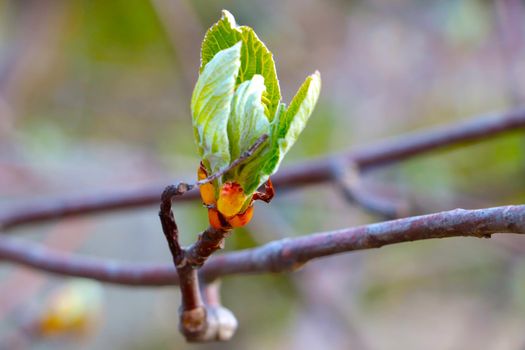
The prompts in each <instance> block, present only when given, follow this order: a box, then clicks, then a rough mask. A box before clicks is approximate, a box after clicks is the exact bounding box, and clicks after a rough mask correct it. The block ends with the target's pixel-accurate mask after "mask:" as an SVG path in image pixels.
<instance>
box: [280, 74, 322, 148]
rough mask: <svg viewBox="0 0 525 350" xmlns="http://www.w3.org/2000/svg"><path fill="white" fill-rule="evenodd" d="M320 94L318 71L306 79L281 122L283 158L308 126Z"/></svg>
mask: <svg viewBox="0 0 525 350" xmlns="http://www.w3.org/2000/svg"><path fill="white" fill-rule="evenodd" d="M320 92H321V74H319V72H317V71H316V72H315V73H314V74H312V75H310V76H309V77H308V78H306V80H305V81H304V83H303V85H301V87H300V88H299V91H297V94H296V95H295V96H294V98H293V99H292V102H291V103H290V106H289V107H288V110H287V111H286V113H285V114H284V115H283V118H282V119H281V120H279V127H278V133H279V147H280V151H281V157H283V156H284V155H285V154H286V153H287V152H288V150H289V149H290V147H292V145H293V144H294V143H295V141H296V140H297V138H298V137H299V134H300V133H301V132H302V131H303V129H304V127H305V126H306V123H307V122H308V119H309V118H310V115H311V114H312V111H313V110H314V107H315V104H316V103H317V99H318V98H319V93H320Z"/></svg>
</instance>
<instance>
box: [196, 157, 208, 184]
mask: <svg viewBox="0 0 525 350" xmlns="http://www.w3.org/2000/svg"><path fill="white" fill-rule="evenodd" d="M207 177H208V172H207V171H206V168H205V167H204V165H202V162H201V164H200V166H199V169H197V178H198V179H199V181H200V180H204V179H205V178H207Z"/></svg>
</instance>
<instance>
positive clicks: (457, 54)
mask: <svg viewBox="0 0 525 350" xmlns="http://www.w3.org/2000/svg"><path fill="white" fill-rule="evenodd" d="M222 8H226V9H228V10H230V11H231V12H232V13H233V14H234V15H235V16H236V18H237V20H238V22H239V23H240V24H247V25H250V26H251V27H253V28H254V29H255V30H256V32H257V33H258V34H259V36H260V37H261V38H262V40H263V41H264V42H265V43H266V44H267V46H268V47H269V48H270V49H271V50H272V51H273V53H274V56H275V58H276V62H277V71H278V75H279V78H280V83H281V88H282V91H283V96H284V100H285V101H290V99H291V97H292V96H293V94H294V93H295V91H296V90H297V88H298V86H299V85H300V84H301V83H302V81H303V79H304V77H305V76H306V75H307V74H310V73H311V72H313V71H314V70H316V69H318V70H320V71H321V73H322V77H323V91H322V95H321V98H320V101H319V104H318V106H317V108H316V110H315V113H314V114H313V116H312V117H311V121H310V122H309V124H308V126H307V128H306V130H305V131H304V134H303V136H302V137H301V138H300V140H299V142H298V143H297V144H296V146H295V147H294V148H293V150H292V151H291V154H290V155H289V157H288V158H287V160H286V162H285V164H284V165H283V167H286V166H287V165H290V164H293V163H296V162H299V161H300V160H304V159H311V158H314V157H318V156H322V155H326V154H329V153H333V152H341V151H344V150H348V149H351V148H352V147H356V146H360V145H366V144H370V143H373V142H374V141H376V140H381V139H383V138H386V137H389V136H395V135H400V134H403V133H405V132H409V131H413V130H418V129H423V128H425V127H431V126H434V125H440V124H443V123H447V122H454V121H458V120H462V119H466V118H469V117H470V116H472V115H477V114H480V113H486V112H492V111H503V110H508V109H511V108H515V107H516V106H519V105H520V104H521V103H523V102H524V101H523V100H524V99H525V51H524V50H525V40H524V39H525V32H524V31H525V27H524V26H525V5H524V3H523V2H522V1H519V0H497V1H487V0H485V1H481V0H440V1H416V0H396V1H391V0H366V1H364V0H362V1H344V0H279V1H277V0H268V1H255V0H250V1H247V0H243V1H241V0H235V1H234V0H224V1H215V0H213V1H209V0H208V1H205V0H192V1H190V0H151V1H147V0H128V1H124V0H115V1H102V0H89V1H87V0H86V1H82V0H75V1H66V0H62V1H60V0H11V1H7V0H0V210H5V209H7V208H13V207H16V206H19V205H24V203H33V202H42V201H46V199H49V198H53V199H56V198H62V197H64V196H66V197H69V196H74V195H83V194H90V195H95V194H97V193H100V194H107V193H109V192H111V191H114V190H119V191H121V190H128V189H129V190H133V189H137V188H142V187H144V186H150V185H152V184H169V183H173V182H175V181H176V180H191V179H192V178H193V177H194V173H195V169H196V167H197V164H198V159H197V152H196V148H195V145H194V143H193V139H192V129H191V122H190V114H189V99H190V96H191V92H192V88H193V85H194V83H195V81H196V78H197V71H198V66H199V48H200V42H201V40H202V37H203V35H204V33H205V30H206V29H207V28H208V27H209V26H210V25H211V24H212V23H214V22H215V21H216V20H217V19H218V18H219V16H220V10H221V9H222ZM523 141H524V140H523V135H522V133H511V134H507V135H505V136H500V137H497V138H495V139H491V140H489V141H486V142H483V143H479V144H476V145H470V146H466V147H461V148H457V147H456V148H450V149H448V150H446V151H441V152H436V153H432V154H430V155H425V156H423V157H418V158H415V159H412V160H409V161H405V162H402V163H399V164H395V165H392V166H389V167H386V168H381V169H378V170H376V171H374V172H371V173H368V174H367V177H366V179H365V184H366V186H368V187H369V189H370V191H374V189H377V188H380V189H381V191H383V192H385V191H386V192H388V193H389V195H391V196H394V198H402V199H408V200H410V201H412V202H413V203H417V205H416V206H415V207H417V210H418V212H432V211H436V210H442V209H452V208H455V207H457V206H463V207H470V208H475V207H483V206H495V205H503V204H516V203H522V202H523V201H524V199H525V180H524V179H525V176H524V173H525V167H524V165H525V163H524V160H525V159H524V158H525V152H524V147H523V146H524V142H523ZM156 212H157V208H156V207H147V208H144V209H140V210H131V211H123V212H117V213H108V214H105V215H97V216H90V217H81V218H78V219H70V220H64V221H60V222H54V223H51V224H45V225H34V226H31V227H26V228H23V229H17V230H15V231H13V233H12V234H16V235H17V236H20V238H23V239H29V240H33V241H38V242H41V243H42V244H46V245H48V246H50V247H53V248H55V249H59V250H63V251H74V252H77V253H79V254H87V255H92V256H97V257H104V258H111V259H118V260H121V261H131V262H138V261H140V262H169V261H170V259H171V258H170V256H169V253H168V249H167V247H166V244H165V242H164V237H163V236H162V233H161V231H160V225H159V223H158V218H157V214H156ZM175 212H176V217H177V219H178V221H179V225H180V227H181V229H182V232H183V235H184V237H183V240H184V242H188V243H189V242H191V241H192V240H194V239H195V237H196V234H197V233H198V232H199V230H201V229H203V228H204V227H205V226H206V224H207V218H206V213H205V211H204V210H203V209H202V207H201V206H200V205H199V203H192V204H183V205H182V204H181V205H177V206H176V208H175ZM377 220H379V218H377V217H375V216H373V215H370V214H368V213H366V212H364V211H363V210H362V209H360V208H358V207H356V206H354V205H352V204H349V203H347V202H345V200H344V199H343V198H342V197H341V196H340V195H339V193H338V191H337V189H336V188H335V187H334V186H332V185H329V184H324V185H319V186H314V187H310V188H307V189H303V190H300V191H295V192H289V193H285V194H282V195H279V194H278V196H277V198H276V199H275V200H274V201H273V202H272V204H271V205H270V206H268V205H266V204H264V203H263V204H259V205H258V207H257V208H256V215H255V218H254V220H253V222H252V223H251V224H250V225H249V226H248V227H247V228H246V229H242V230H238V232H236V233H235V234H233V235H232V237H231V238H230V239H229V240H228V242H227V250H233V249H241V248H247V247H253V246H256V245H259V244H262V243H265V242H268V241H270V240H274V239H278V238H282V237H289V236H298V235H303V234H308V233H312V232H318V231H324V230H329V229H336V228H341V227H347V226H354V225H358V224H365V223H370V222H374V221H377ZM524 253H525V242H524V241H523V240H522V239H520V238H511V237H506V238H496V239H491V240H476V239H466V238H454V239H446V240H433V241H426V242H417V243H407V244H402V245H397V246H389V247H386V248H383V249H380V250H374V251H367V252H357V253H352V254H346V255H340V256H336V257H331V258H328V259H323V260H319V261H316V262H313V263H311V264H309V265H307V266H306V267H305V268H304V269H302V270H301V271H299V272H296V273H293V274H283V275H261V276H235V277H228V278H225V279H224V280H223V289H222V295H223V299H224V300H223V301H224V304H225V305H226V306H227V307H229V308H231V309H232V310H233V312H234V313H235V314H236V315H237V317H238V319H239V322H240V327H239V329H238V332H237V334H236V336H235V338H234V339H233V340H232V341H231V342H230V343H227V344H207V345H191V346H190V345H186V344H185V343H184V341H183V340H182V337H181V336H180V335H179V334H178V331H177V319H178V316H177V309H178V305H179V295H178V291H177V288H171V287H164V288H128V287H119V286H112V285H104V286H102V289H103V301H102V305H101V307H102V315H101V316H102V317H101V319H100V320H99V321H97V324H96V325H95V326H94V327H93V329H92V330H91V331H90V332H89V333H88V334H84V335H82V336H76V335H70V336H67V337H51V338H45V339H40V340H38V341H36V342H34V343H33V345H32V347H33V348H35V349H51V348H53V349H55V348H63V349H110V348H111V349H137V350H138V349H175V348H177V349H184V348H192V349H268V348H272V349H275V350H278V349H421V348H424V349H469V348H470V349H475V348H478V349H518V348H523V347H524V346H525V335H524V333H523V329H524V327H525V260H524V259H523V256H524V255H523V254H524ZM68 280H69V279H64V278H61V277H57V276H51V275H45V274H41V273H39V272H36V271H33V270H28V269H25V268H19V267H16V266H12V265H9V264H2V265H1V266H0V340H1V339H5V338H7V337H8V336H10V335H12V334H13V332H15V333H16V330H17V329H19V328H20V327H21V326H22V325H23V324H24V323H25V322H27V320H28V319H29V320H30V319H31V318H32V317H36V315H38V313H39V312H40V310H41V309H42V307H43V305H45V303H46V300H48V298H49V296H50V295H52V294H53V293H54V291H55V290H56V289H57V288H61V286H63V285H64V283H68ZM95 306H96V305H94V306H93V307H95Z"/></svg>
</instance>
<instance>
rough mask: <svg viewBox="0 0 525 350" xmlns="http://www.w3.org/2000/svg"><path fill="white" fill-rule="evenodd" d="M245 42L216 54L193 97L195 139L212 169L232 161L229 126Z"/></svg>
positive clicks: (202, 155) (207, 66)
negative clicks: (242, 46)
mask: <svg viewBox="0 0 525 350" xmlns="http://www.w3.org/2000/svg"><path fill="white" fill-rule="evenodd" d="M241 45H242V43H241V42H239V43H237V44H235V45H234V46H232V47H231V48H228V49H226V50H222V51H220V52H219V53H217V54H216V55H215V57H214V58H213V59H212V60H211V61H210V62H209V63H208V64H207V65H206V67H204V69H203V71H202V72H201V74H200V76H199V79H198V80H197V84H196V85H195V89H194V90H193V96H192V98H191V111H192V117H193V129H194V133H195V140H196V142H197V146H198V148H199V153H200V155H201V157H202V159H203V160H204V161H205V163H207V164H208V165H209V166H210V170H211V171H212V172H216V171H219V169H221V168H223V167H225V166H227V165H228V164H229V162H230V160H231V159H230V150H229V142H228V133H227V126H228V118H229V116H230V110H231V108H230V107H231V101H232V99H233V95H234V92H235V85H236V79H237V74H238V72H239V67H240V65H241V61H240V57H241Z"/></svg>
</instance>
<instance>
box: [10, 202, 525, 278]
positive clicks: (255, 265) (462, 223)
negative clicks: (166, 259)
mask: <svg viewBox="0 0 525 350" xmlns="http://www.w3.org/2000/svg"><path fill="white" fill-rule="evenodd" d="M494 233H519V234H523V233H525V205H517V206H506V207H496V208H488V209H478V210H463V209H455V210H451V211H445V212H441V213H436V214H430V215H423V216H417V217H411V218H405V219H398V220H394V221H386V222H382V223H376V224H371V225H366V226H360V227H354V228H347V229H341V230H336V231H331V232H323V233H317V234H312V235H308V236H303V237H299V238H288V239H283V240H278V241H274V242H270V243H268V244H265V245H262V246H260V247H257V248H254V249H247V250H242V251H238V252H233V253H227V254H223V255H219V256H214V257H212V258H210V260H209V261H208V262H207V263H206V265H205V266H204V267H203V268H202V269H201V270H200V276H201V278H203V279H205V280H206V281H212V280H214V279H216V278H217V277H220V276H225V275H232V274H248V273H249V274H252V273H264V272H281V271H290V270H294V269H296V268H298V267H300V266H302V265H303V264H305V263H306V262H308V261H310V260H312V259H316V258H320V257H324V256H330V255H334V254H338V253H343V252H350V251H355V250H362V249H371V248H379V247H382V246H384V245H390V244H395V243H402V242H411V241H417V240H424V239H432V238H445V237H456V236H466V237H490V235H492V234H494ZM0 260H4V261H6V262H13V263H18V264H22V265H25V266H28V267H32V268H36V269H38V270H42V271H47V272H52V273H58V274H61V275H69V276H77V277H87V278H92V279H96V280H99V281H103V282H109V283H116V284H124V285H135V286H137V285H140V286H160V285H173V284H177V283H178V278H177V275H176V273H175V271H174V269H173V266H172V265H153V264H124V263H117V262H114V261H107V260H100V259H93V258H89V257H80V256H75V255H71V254H64V253H58V252H53V251H52V250H50V249H48V248H44V247H41V246H39V245H36V244H34V243H29V242H26V241H24V240H18V239H16V238H11V237H6V236H3V235H0Z"/></svg>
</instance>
